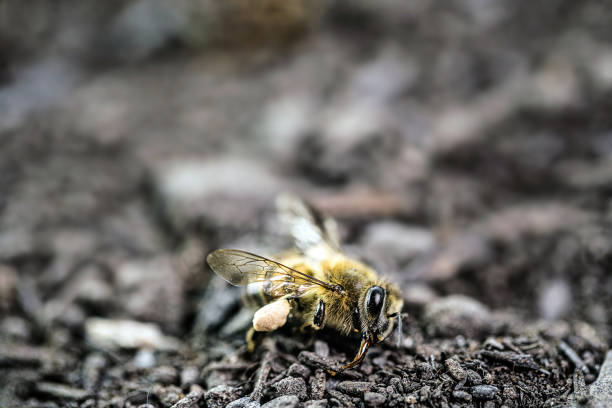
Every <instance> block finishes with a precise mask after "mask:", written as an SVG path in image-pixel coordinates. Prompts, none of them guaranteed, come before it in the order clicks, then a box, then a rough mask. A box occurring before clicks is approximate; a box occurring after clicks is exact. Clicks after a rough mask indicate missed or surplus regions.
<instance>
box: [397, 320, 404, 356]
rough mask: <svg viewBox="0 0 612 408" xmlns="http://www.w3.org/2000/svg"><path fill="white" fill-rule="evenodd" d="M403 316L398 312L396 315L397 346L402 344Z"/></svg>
mask: <svg viewBox="0 0 612 408" xmlns="http://www.w3.org/2000/svg"><path fill="white" fill-rule="evenodd" d="M403 317H404V315H403V314H401V313H399V314H398V315H397V347H398V348H399V347H401V346H402V318H403Z"/></svg>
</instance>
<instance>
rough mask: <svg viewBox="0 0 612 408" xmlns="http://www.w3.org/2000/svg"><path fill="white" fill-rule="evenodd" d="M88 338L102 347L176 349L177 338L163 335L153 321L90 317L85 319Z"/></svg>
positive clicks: (112, 348)
mask: <svg viewBox="0 0 612 408" xmlns="http://www.w3.org/2000/svg"><path fill="white" fill-rule="evenodd" d="M85 334H86V336H87V338H88V340H89V341H90V342H91V343H92V344H94V345H96V346H97V347H100V348H103V349H111V350H114V349H117V348H126V349H135V348H153V349H160V350H176V349H177V348H178V347H179V342H178V340H176V339H174V338H172V337H168V336H165V335H164V334H163V333H162V332H161V330H160V329H159V327H158V326H157V325H155V324H153V323H142V322H137V321H133V320H119V319H102V318H98V317H91V318H89V319H87V320H86V321H85Z"/></svg>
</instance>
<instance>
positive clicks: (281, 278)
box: [206, 249, 343, 295]
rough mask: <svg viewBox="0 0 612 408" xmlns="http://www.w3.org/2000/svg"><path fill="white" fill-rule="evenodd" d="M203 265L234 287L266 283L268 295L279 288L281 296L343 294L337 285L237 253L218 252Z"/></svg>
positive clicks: (245, 253)
mask: <svg viewBox="0 0 612 408" xmlns="http://www.w3.org/2000/svg"><path fill="white" fill-rule="evenodd" d="M206 261H207V262H208V265H210V267H211V268H212V270H213V271H214V272H215V273H216V274H217V275H219V276H220V277H222V278H223V279H225V280H226V281H228V282H229V283H231V284H232V285H235V286H246V285H248V284H249V283H254V282H270V283H271V286H270V288H269V290H270V291H274V290H275V289H280V288H283V290H284V291H285V292H289V293H292V294H297V295H299V294H303V293H304V292H305V291H307V290H309V289H312V288H313V287H314V286H320V287H322V288H325V289H327V290H331V291H342V290H343V289H342V287H339V286H338V285H335V284H331V283H328V282H323V281H321V280H319V279H316V278H313V277H312V276H309V275H307V274H305V273H302V272H300V271H297V270H295V269H293V268H290V267H288V266H286V265H283V264H281V263H278V262H276V261H273V260H271V259H268V258H264V257H263V256H259V255H255V254H252V253H250V252H245V251H240V250H237V249H218V250H216V251H214V252H211V253H210V254H209V255H208V256H207V257H206Z"/></svg>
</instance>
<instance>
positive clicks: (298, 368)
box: [287, 363, 311, 379]
mask: <svg viewBox="0 0 612 408" xmlns="http://www.w3.org/2000/svg"><path fill="white" fill-rule="evenodd" d="M310 374H311V371H310V369H309V368H308V367H306V366H305V365H303V364H300V363H293V364H291V365H290V366H289V369H288V370H287V375H288V376H290V377H302V378H304V379H307V378H309V377H310Z"/></svg>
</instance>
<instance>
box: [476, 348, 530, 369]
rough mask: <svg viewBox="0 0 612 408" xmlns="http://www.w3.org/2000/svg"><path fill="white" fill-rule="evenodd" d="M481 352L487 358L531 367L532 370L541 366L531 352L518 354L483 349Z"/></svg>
mask: <svg viewBox="0 0 612 408" xmlns="http://www.w3.org/2000/svg"><path fill="white" fill-rule="evenodd" d="M480 354H482V355H483V356H484V357H486V358H489V359H492V360H497V361H502V362H504V363H507V364H508V365H510V366H512V367H521V368H529V369H531V370H537V369H539V368H540V367H539V366H538V364H537V363H536V362H535V361H534V360H533V356H532V355H531V354H518V353H515V352H513V351H490V350H483V351H481V352H480Z"/></svg>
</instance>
